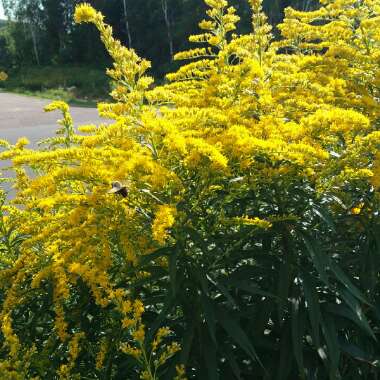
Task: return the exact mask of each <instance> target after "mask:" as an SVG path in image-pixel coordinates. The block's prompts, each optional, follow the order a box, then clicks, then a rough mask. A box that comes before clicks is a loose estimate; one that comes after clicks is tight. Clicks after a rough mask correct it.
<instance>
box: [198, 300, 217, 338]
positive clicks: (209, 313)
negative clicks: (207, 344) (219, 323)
mask: <svg viewBox="0 0 380 380" xmlns="http://www.w3.org/2000/svg"><path fill="white" fill-rule="evenodd" d="M201 303H202V307H203V312H204V314H205V319H206V324H207V327H208V331H209V333H210V336H211V339H212V341H213V342H214V343H216V335H215V325H216V317H215V307H214V304H213V301H212V300H211V299H210V298H209V297H207V295H206V294H204V293H202V295H201Z"/></svg>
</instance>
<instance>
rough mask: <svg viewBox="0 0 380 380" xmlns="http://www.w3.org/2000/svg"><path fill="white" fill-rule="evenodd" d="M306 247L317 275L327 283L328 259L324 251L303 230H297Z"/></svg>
mask: <svg viewBox="0 0 380 380" xmlns="http://www.w3.org/2000/svg"><path fill="white" fill-rule="evenodd" d="M299 233H300V235H301V237H302V239H303V241H304V243H305V246H306V249H307V252H308V253H309V254H310V257H311V260H312V261H313V264H314V266H315V268H316V269H317V271H318V274H319V276H320V277H321V280H322V281H323V282H324V283H325V284H326V285H328V284H329V279H328V275H327V271H326V268H327V266H328V259H327V257H326V255H325V254H324V252H322V250H321V248H320V247H319V245H318V243H317V242H316V241H315V240H314V239H313V238H311V237H310V236H307V235H306V234H305V233H303V232H299Z"/></svg>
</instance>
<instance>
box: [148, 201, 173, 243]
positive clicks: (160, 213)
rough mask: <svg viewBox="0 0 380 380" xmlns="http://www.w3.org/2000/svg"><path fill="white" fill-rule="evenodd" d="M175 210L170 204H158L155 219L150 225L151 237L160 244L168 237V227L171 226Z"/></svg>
mask: <svg viewBox="0 0 380 380" xmlns="http://www.w3.org/2000/svg"><path fill="white" fill-rule="evenodd" d="M176 215H177V211H176V209H175V207H173V206H170V205H160V206H158V209H157V212H156V215H155V219H154V221H153V225H152V235H153V239H154V240H156V241H157V242H158V243H160V244H164V243H165V241H166V239H167V238H168V237H169V234H168V229H169V228H171V227H173V225H174V223H175V217H176Z"/></svg>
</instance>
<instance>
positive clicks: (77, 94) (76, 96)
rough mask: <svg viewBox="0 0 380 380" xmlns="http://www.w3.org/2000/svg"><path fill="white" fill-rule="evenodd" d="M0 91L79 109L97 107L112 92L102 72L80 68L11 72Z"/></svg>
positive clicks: (37, 68) (36, 68) (26, 69)
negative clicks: (81, 107) (54, 101)
mask: <svg viewBox="0 0 380 380" xmlns="http://www.w3.org/2000/svg"><path fill="white" fill-rule="evenodd" d="M1 89H2V90H4V91H9V92H14V93H19V94H24V95H30V96H38V97H40V98H47V99H60V100H64V101H66V102H68V103H70V104H74V105H80V106H94V105H96V103H97V102H99V101H102V100H105V99H107V98H108V93H109V90H110V88H109V81H108V79H107V77H106V75H105V73H104V72H103V71H101V70H99V69H89V68H87V67H80V66H47V67H29V68H22V69H20V70H17V71H15V72H10V73H9V77H8V80H7V81H5V82H2V83H1Z"/></svg>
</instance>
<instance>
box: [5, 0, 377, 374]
mask: <svg viewBox="0 0 380 380" xmlns="http://www.w3.org/2000/svg"><path fill="white" fill-rule="evenodd" d="M205 2H206V4H207V5H208V6H209V10H208V11H207V14H208V19H207V20H206V21H202V22H201V23H200V27H201V29H202V30H203V31H204V32H203V33H202V34H200V35H197V36H191V37H190V40H191V41H192V42H199V43H201V47H200V48H195V49H193V50H191V51H187V52H183V53H179V54H177V56H176V58H177V59H192V60H193V61H192V62H190V63H188V64H185V65H184V66H182V67H181V68H180V69H179V70H178V71H177V72H175V73H172V74H170V75H168V80H169V81H170V83H169V84H167V85H164V86H158V87H154V88H152V86H151V85H152V83H153V79H152V78H150V77H148V76H146V74H145V72H146V70H147V69H148V68H149V62H147V61H145V60H143V59H140V58H139V57H138V56H137V55H136V54H135V52H134V51H133V50H128V49H127V48H124V47H122V46H121V45H120V43H119V42H118V41H116V40H114V39H113V38H112V30H111V28H109V27H108V26H106V25H105V24H104V23H103V18H102V15H101V14H99V13H97V12H96V11H95V10H94V9H93V8H91V7H90V6H89V5H86V4H82V5H80V6H79V7H78V8H77V10H76V21H77V22H91V23H93V24H95V25H96V27H97V28H98V29H99V31H100V35H101V39H102V41H103V42H104V44H105V46H106V48H107V50H108V52H109V53H110V55H111V57H112V58H113V60H114V66H113V68H112V69H110V70H108V74H109V76H110V77H111V78H112V79H113V81H114V82H115V90H114V91H113V92H112V96H113V98H114V102H113V103H111V104H99V111H100V113H101V114H102V115H103V116H106V117H108V118H112V119H114V123H112V124H111V125H100V126H84V127H82V128H81V132H82V134H77V133H76V132H75V131H74V129H73V127H72V120H71V117H70V115H69V112H68V111H69V110H68V107H67V105H66V104H64V103H61V102H55V103H53V104H52V105H51V106H49V107H48V109H47V110H48V111H54V110H57V109H60V110H61V111H62V112H63V115H64V117H63V119H62V120H61V122H60V123H61V128H60V130H59V131H58V136H57V137H56V138H54V139H49V140H47V141H45V143H44V145H43V147H42V148H41V149H40V150H38V151H36V150H31V149H28V148H27V143H28V142H27V141H26V140H25V139H20V140H19V141H18V143H17V144H16V145H15V146H9V145H8V144H7V143H6V142H5V141H4V142H2V145H3V147H4V151H3V152H2V153H1V158H2V159H12V162H13V168H14V170H15V171H16V174H17V177H16V181H15V188H16V189H17V195H16V198H15V199H14V200H13V201H12V202H11V204H5V205H4V206H3V213H2V214H1V219H0V222H1V223H0V229H1V233H2V245H1V251H0V252H1V274H0V275H1V293H0V297H1V305H2V307H1V319H2V337H1V339H2V342H3V346H2V349H1V358H2V360H1V362H0V374H1V376H2V377H3V378H20V379H25V378H33V377H39V378H43V379H54V378H57V377H58V376H59V377H60V378H70V379H74V378H80V379H86V378H88V379H111V378H112V379H125V378H128V379H137V378H139V377H140V378H141V379H157V378H162V379H166V378H167V379H172V378H173V377H176V378H177V379H180V378H184V377H185V375H184V374H183V370H184V367H182V366H185V367H186V376H187V378H192V379H210V380H214V379H226V380H227V379H228V380H229V379H279V380H280V379H298V378H299V379H318V380H323V379H345V380H347V379H352V380H354V379H355V380H356V379H377V378H378V377H379V366H380V362H379V358H380V350H379V344H378V339H379V335H380V334H379V326H380V324H379V319H380V314H379V311H380V309H379V305H380V303H379V268H380V266H379V259H380V255H379V254H380V240H379V236H380V234H379V232H380V225H379V193H378V191H377V190H378V186H379V185H380V183H379V175H380V173H379V167H380V165H379V158H380V157H379V156H378V149H379V144H380V132H379V116H380V111H379V110H380V107H379V101H380V93H379V84H380V82H379V80H380V77H379V58H380V33H379V27H378V22H379V18H380V14H379V13H380V2H379V0H360V1H359V0H323V1H321V3H322V6H321V7H320V8H319V9H318V10H315V11H310V12H301V11H295V10H292V9H287V11H286V18H285V20H284V23H283V24H282V25H280V26H279V28H280V30H281V31H282V35H283V37H282V39H281V41H280V42H272V39H271V34H270V27H269V25H268V24H267V23H266V18H265V16H264V14H263V13H262V9H261V1H260V0H249V3H250V5H251V7H252V13H253V17H252V26H253V31H252V33H251V34H248V35H235V34H233V33H234V29H235V24H236V23H237V22H238V19H239V18H238V16H237V15H236V14H235V10H234V9H233V8H231V7H228V4H227V1H225V0H205ZM83 133H87V135H86V136H83ZM28 168H29V169H28ZM27 169H28V170H27ZM30 169H32V170H33V175H29V173H30V172H29V170H30ZM111 186H112V188H113V192H111V193H110V192H109V190H110V189H111ZM142 305H144V306H142ZM144 310H145V312H144V313H143V311H144ZM179 344H180V346H181V350H180V352H178V351H179ZM175 367H177V369H175Z"/></svg>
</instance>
